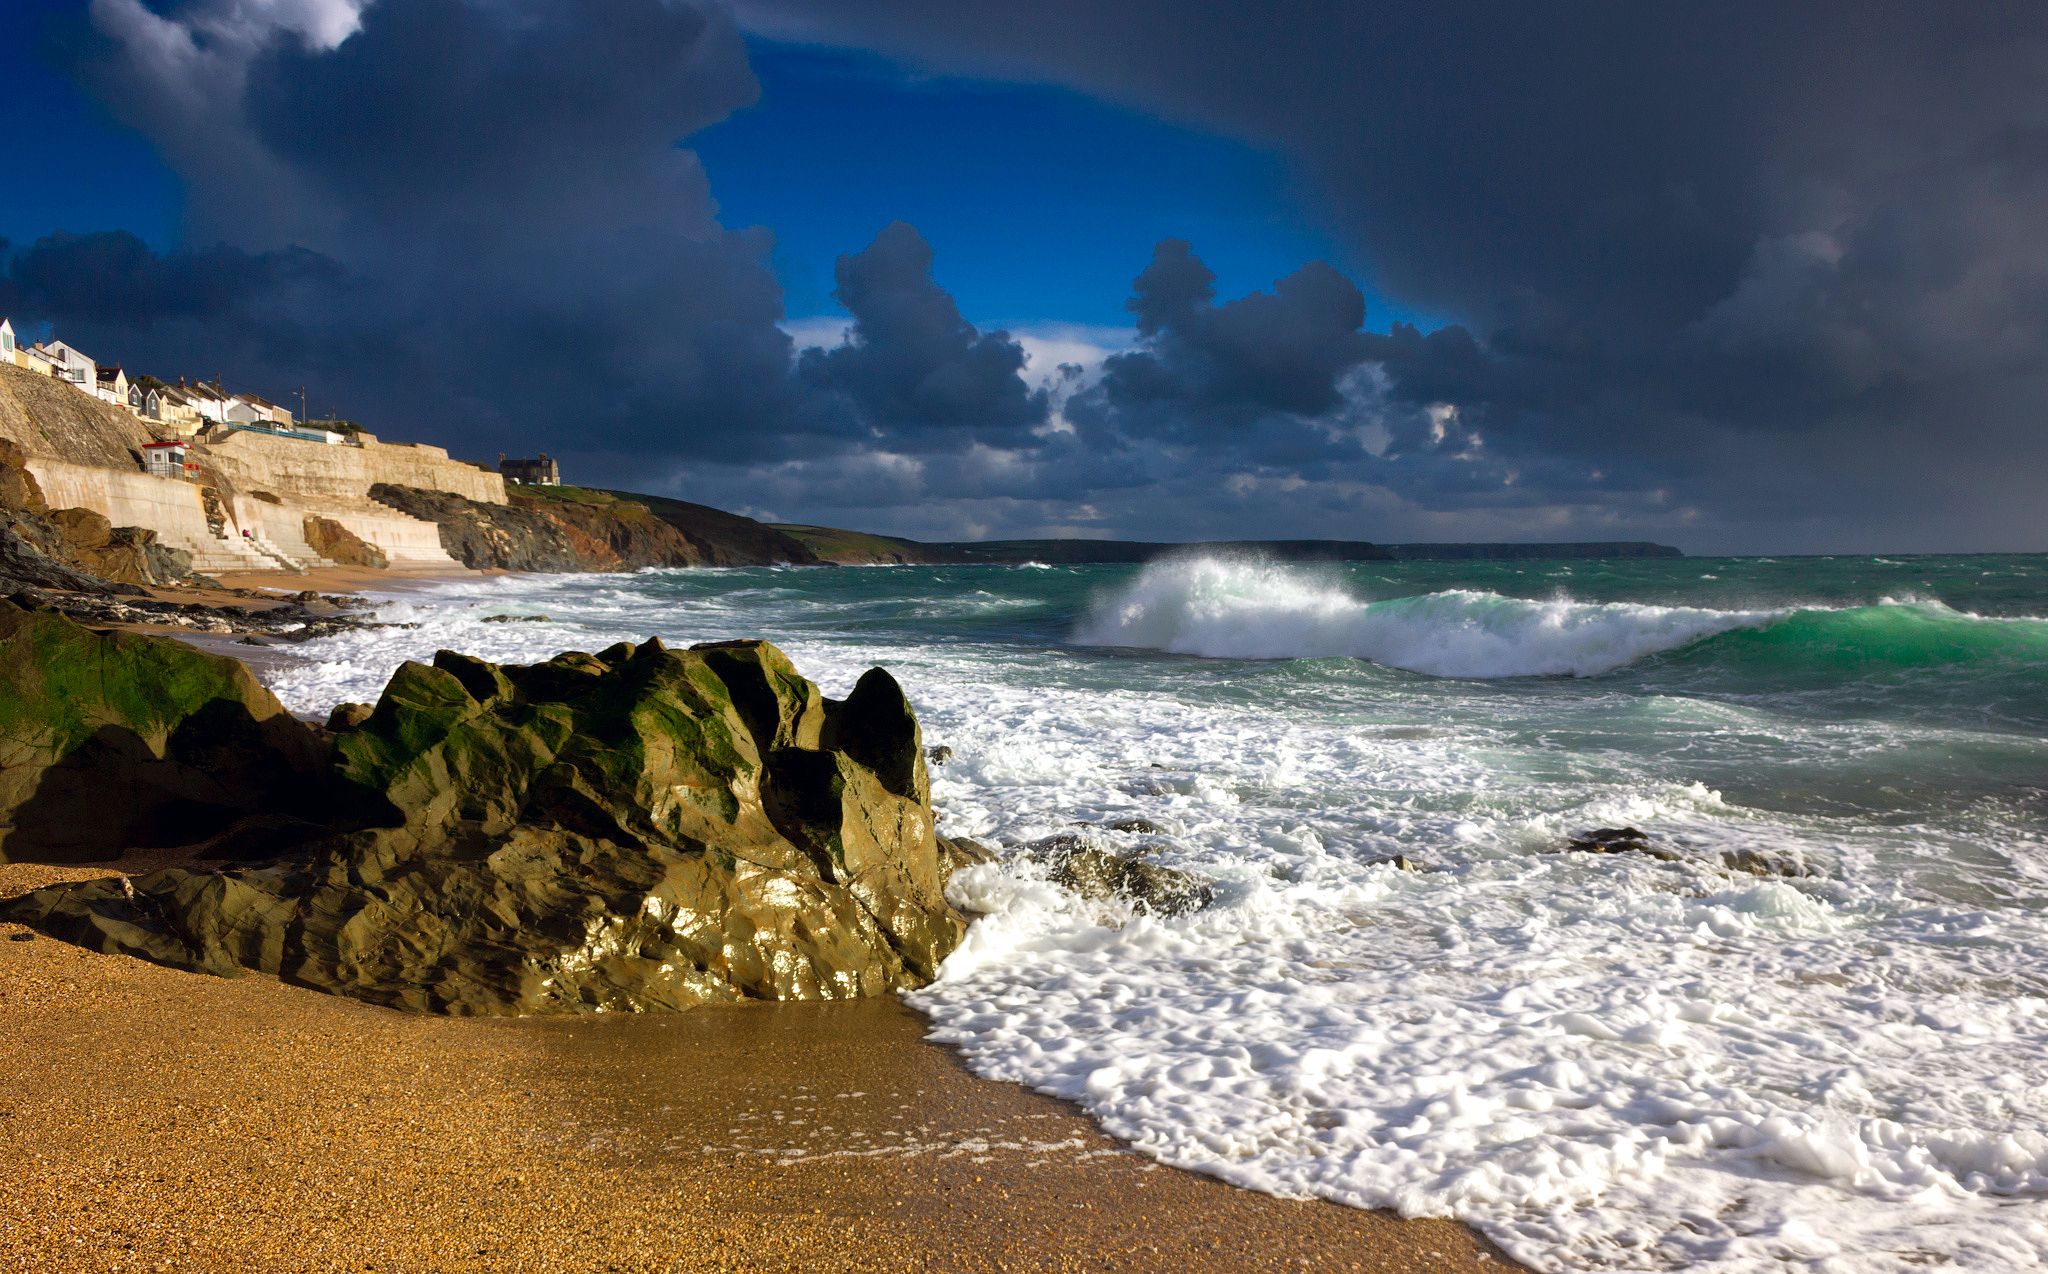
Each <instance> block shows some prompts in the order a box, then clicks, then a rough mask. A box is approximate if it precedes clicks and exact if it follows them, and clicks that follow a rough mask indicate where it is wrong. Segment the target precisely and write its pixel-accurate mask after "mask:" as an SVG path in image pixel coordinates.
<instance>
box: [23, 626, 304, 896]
mask: <svg viewBox="0 0 2048 1274" xmlns="http://www.w3.org/2000/svg"><path fill="white" fill-rule="evenodd" d="M328 770H329V763H328V752H327V745H326V743H325V742H324V741H323V740H322V739H321V738H320V736H319V734H318V732H316V731H314V730H312V729H311V728H309V727H308V726H306V725H304V724H302V723H301V722H299V721H297V720H294V719H293V718H292V717H291V716H290V715H289V714H288V713H286V712H285V710H284V707H283V705H281V704H279V703H278V701H277V699H276V698H275V697H274V696H273V695H272V694H271V693H270V692H269V691H268V690H266V689H264V688H263V686H262V684H261V683H259V682H258V681H257V680H256V678H255V677H254V676H252V675H251V674H250V672H249V669H248V668H247V667H246V666H245V665H243V664H242V663H240V662H239V661H237V660H234V659H228V658H224V657H222V656H219V655H210V654H207V653H205V652H203V651H199V650H195V649H193V648H192V647H190V646H187V645H184V644H183V643H181V642H176V641H171V640H169V639H168V638H162V637H147V636H142V635H138V634H131V633H97V632H94V631H92V630H91V629H88V628H84V627H81V626H80V625H78V624H76V623H73V622H72V621H71V620H69V619H66V618H65V617H64V616H62V615H60V614H57V613H56V612H54V611H42V610H24V609H22V608H21V607H19V606H16V605H14V604H13V603H11V602H0V862H5V861H10V860H12V861H35V862H86V861H91V860H94V859H101V858H111V857H115V856H117V855H119V854H120V853H122V852H123V851H125V850H129V849H135V848H147V847H161V846H175V845H188V844H192V843H194V842H197V841H202V840H205V839H207V838H209V837H211V836H213V835H215V834H216V833H218V832H220V831H221V830H222V829H224V828H225V827H227V826H228V825H229V824H230V823H232V822H234V821H235V820H237V819H239V818H241V817H243V816H245V815H248V814H276V815H308V814H312V813H316V812H318V810H320V809H321V808H323V807H324V805H325V798H326V795H327V784H328V782H329V781H330V780H329V775H328Z"/></svg>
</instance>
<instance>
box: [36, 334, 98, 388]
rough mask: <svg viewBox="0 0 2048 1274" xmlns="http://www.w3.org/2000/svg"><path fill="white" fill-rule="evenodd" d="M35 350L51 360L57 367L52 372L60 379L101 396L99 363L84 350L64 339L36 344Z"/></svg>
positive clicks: (53, 365)
mask: <svg viewBox="0 0 2048 1274" xmlns="http://www.w3.org/2000/svg"><path fill="white" fill-rule="evenodd" d="M35 352H36V353H38V354H40V355H42V356H43V357H44V358H47V359H49V360H50V363H51V366H52V367H54V368H55V369H56V370H55V371H53V372H52V373H51V374H52V375H54V376H55V377H56V378H57V379H58V380H68V381H70V382H71V383H72V384H74V385H76V386H78V388H80V389H82V390H84V391H85V392H86V393H88V394H91V395H92V396H93V397H95V398H97V397H99V392H100V368H99V364H98V363H95V362H93V361H92V360H91V359H90V358H87V357H86V356H85V352H84V351H83V350H80V349H77V348H75V347H74V346H70V345H66V344H65V343H64V342H63V341H45V342H43V343H42V344H41V345H38V346H36V351H35Z"/></svg>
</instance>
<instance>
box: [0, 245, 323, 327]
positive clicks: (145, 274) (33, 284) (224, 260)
mask: <svg viewBox="0 0 2048 1274" xmlns="http://www.w3.org/2000/svg"><path fill="white" fill-rule="evenodd" d="M345 278H346V275H345V272H344V271H343V270H342V268H341V267H340V265H339V264H338V263H336V262H334V261H332V260H330V259H328V258H326V257H323V256H320V255H319V254H318V253H314V252H308V251H305V250H303V249H287V250H285V251H281V252H256V253H251V252H244V251H242V250H241V249H240V248H234V247H229V246H227V245H225V244H223V245H220V246H218V247H214V248H210V249H203V250H196V251H194V250H186V251H178V252H170V253H165V254H162V255H159V254H158V253H156V252H155V251H153V250H151V248H150V247H149V245H148V244H145V243H144V242H143V241H142V240H140V239H138V238H136V237H135V236H134V235H132V234H129V233H127V232H126V231H109V232H103V233H98V234H53V235H49V236H47V237H45V238H43V239H40V240H38V241H37V242H36V243H34V244H32V245H30V246H29V247H28V248H26V249H23V250H21V251H18V252H14V251H10V250H9V248H8V245H7V244H6V243H5V242H4V241H0V311H12V312H15V313H24V312H27V313H35V314H37V315H40V316H43V317H44V318H46V319H48V320H51V321H71V320H76V321H79V322H84V323H101V324H131V325H134V326H137V327H148V326H151V325H153V324H155V323H158V322H162V321H175V320H178V319H200V318H217V317H220V316H223V315H227V314H232V313H236V312H242V311H247V310H250V309H253V308H259V307H261V306H263V305H265V304H268V303H269V302H271V301H273V300H275V299H276V298H278V297H281V296H283V295H285V294H288V293H292V292H298V291H324V290H326V289H328V288H331V287H334V286H338V285H341V284H343V283H344V282H345Z"/></svg>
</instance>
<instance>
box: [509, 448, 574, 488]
mask: <svg viewBox="0 0 2048 1274" xmlns="http://www.w3.org/2000/svg"><path fill="white" fill-rule="evenodd" d="M498 472H499V473H501V474H503V475H505V481H507V482H517V483H519V484H520V485H522V486H529V487H558V486H561V485H562V466H561V465H559V464H557V463H556V462H555V459H554V457H552V456H550V455H548V453H547V452H545V451H543V452H541V453H540V455H539V456H538V457H537V458H535V459H531V460H507V459H506V458H505V453H504V452H502V451H501V452H499V453H498Z"/></svg>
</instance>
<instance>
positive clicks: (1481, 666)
mask: <svg viewBox="0 0 2048 1274" xmlns="http://www.w3.org/2000/svg"><path fill="white" fill-rule="evenodd" d="M1783 614H1784V612H1782V611H1722V610H1706V609H1700V608H1696V607H1686V606H1645V605H1638V604H1635V603H1627V602H1610V603H1588V602H1575V601H1571V600H1569V599H1567V598H1556V599H1552V600H1548V601H1530V600H1526V599H1523V598H1516V597H1503V596H1501V595H1499V594H1498V593H1483V592H1472V591H1469V590H1466V589H1450V590H1446V591H1443V592H1436V593H1428V594H1423V595H1419V596H1412V597H1396V598H1391V599H1388V600H1385V601H1367V600H1365V599H1363V598H1360V597H1358V596H1356V595H1354V594H1353V593H1352V592H1351V591H1350V590H1349V588H1347V587H1346V586H1344V585H1343V584H1341V583H1339V582H1337V581H1335V580H1333V579H1329V578H1326V577H1323V576H1320V575H1317V574H1315V573H1314V572H1312V571H1309V570H1305V569H1303V568H1301V567H1289V566H1278V565H1274V564H1271V563H1265V562H1257V561H1233V560H1220V559H1216V558H1206V557H1204V558H1177V559H1168V560H1165V561H1160V562H1154V563H1152V564H1151V565H1149V566H1147V567H1146V568H1145V569H1144V570H1143V571H1142V572H1140V573H1139V575H1138V577H1137V578H1136V579H1135V580H1132V581H1131V582H1130V583H1128V584H1126V585H1124V586H1122V587H1121V588H1119V589H1117V590H1116V591H1114V592H1113V593H1112V594H1110V595H1109V596H1106V597H1104V598H1101V599H1100V600H1098V601H1097V602H1096V604H1095V606H1094V608H1093V609H1092V610H1091V612H1090V613H1089V615H1088V616H1087V617H1086V618H1085V619H1083V620H1082V622H1081V623H1080V624H1079V625H1078V626H1077V628H1076V629H1075V632H1074V639H1075V640H1076V641H1078V642H1081V643H1083V644H1086V645H1093V646H1136V647H1142V648H1145V649H1149V650H1163V651H1168V652H1171V653H1173V654H1182V655H1207V656H1212V657H1217V658H1230V659H1318V658H1331V657H1341V658H1352V659H1369V660H1371V661H1372V662H1374V663H1377V664H1384V665H1386V666H1388V667H1391V668H1402V669H1406V670H1407V671H1409V672H1421V673H1428V674H1431V675H1433V676H1439V677H1528V676H1560V675H1571V676H1579V677H1586V676H1593V675H1596V674H1599V673H1603V672H1611V671H1613V670H1614V669H1616V668H1620V667H1624V666H1626V665H1628V664H1631V663H1634V662H1635V661H1636V660H1638V659H1641V658H1643V657H1644V656H1646V655H1652V654H1657V653H1659V652H1661V651H1666V650H1675V649H1678V648H1679V647H1681V646H1687V645H1690V644H1692V643H1693V642H1696V641H1699V640H1700V639H1701V638H1704V637H1712V636H1714V635H1716V634H1719V633H1725V632H1729V631H1731V630H1733V629H1737V628H1750V627H1755V626H1757V625H1759V624H1765V623H1768V622H1770V621H1771V620H1773V619H1776V618H1779V617H1781V616H1782V615H1783Z"/></svg>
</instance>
